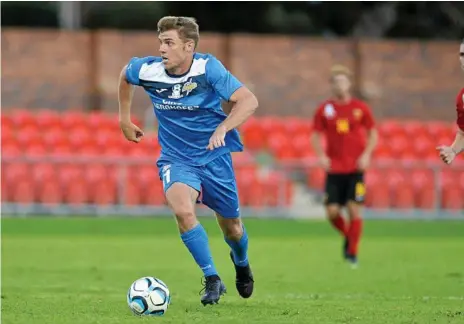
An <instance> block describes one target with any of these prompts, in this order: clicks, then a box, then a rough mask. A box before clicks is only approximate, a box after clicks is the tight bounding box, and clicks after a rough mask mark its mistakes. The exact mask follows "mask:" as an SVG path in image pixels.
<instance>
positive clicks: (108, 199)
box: [88, 179, 117, 205]
mask: <svg viewBox="0 0 464 324" xmlns="http://www.w3.org/2000/svg"><path fill="white" fill-rule="evenodd" d="M89 185H90V186H89V187H88V191H89V192H90V201H91V202H92V203H94V204H97V205H112V204H114V203H116V201H117V197H116V195H117V186H116V184H115V183H114V182H113V181H110V180H109V179H105V181H101V182H97V183H90V184H89Z"/></svg>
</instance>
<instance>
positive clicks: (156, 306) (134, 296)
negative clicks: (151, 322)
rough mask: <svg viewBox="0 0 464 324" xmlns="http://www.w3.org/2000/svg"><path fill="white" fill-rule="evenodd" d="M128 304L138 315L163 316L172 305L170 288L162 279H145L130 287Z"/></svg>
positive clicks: (135, 282)
mask: <svg viewBox="0 0 464 324" xmlns="http://www.w3.org/2000/svg"><path fill="white" fill-rule="evenodd" d="M127 303H128V304H129V308H130V309H131V311H132V312H133V313H134V314H136V315H139V316H145V315H148V316H162V315H164V313H165V312H166V310H167V309H168V306H169V304H170V303H171V294H170V293H169V289H168V286H166V284H165V283H164V282H163V281H161V280H160V279H157V278H154V277H143V278H140V279H137V280H136V281H134V283H133V284H132V285H131V286H130V288H129V291H128V292H127Z"/></svg>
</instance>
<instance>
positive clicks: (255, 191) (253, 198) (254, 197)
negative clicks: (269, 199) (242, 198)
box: [247, 179, 266, 208]
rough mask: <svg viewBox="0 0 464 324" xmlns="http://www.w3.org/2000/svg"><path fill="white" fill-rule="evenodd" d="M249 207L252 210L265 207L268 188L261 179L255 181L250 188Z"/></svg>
mask: <svg viewBox="0 0 464 324" xmlns="http://www.w3.org/2000/svg"><path fill="white" fill-rule="evenodd" d="M247 191H248V195H249V197H248V199H247V202H248V206H250V207H252V208H260V207H263V206H264V205H265V192H266V187H265V186H264V185H263V184H262V182H261V181H260V180H259V179H254V180H253V181H252V182H251V183H250V186H249V188H248V190H247Z"/></svg>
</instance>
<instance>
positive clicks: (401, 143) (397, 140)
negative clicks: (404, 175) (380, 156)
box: [389, 135, 411, 156]
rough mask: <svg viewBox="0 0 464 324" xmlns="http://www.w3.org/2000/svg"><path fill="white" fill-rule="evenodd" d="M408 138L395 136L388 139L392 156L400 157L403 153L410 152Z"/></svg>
mask: <svg viewBox="0 0 464 324" xmlns="http://www.w3.org/2000/svg"><path fill="white" fill-rule="evenodd" d="M409 142H410V141H409V138H408V137H406V136H404V135H395V136H393V137H391V138H390V141H389V145H390V151H391V153H392V156H401V155H402V154H403V152H405V151H407V150H410V149H411V147H410V144H409Z"/></svg>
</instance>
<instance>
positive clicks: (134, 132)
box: [119, 121, 144, 143]
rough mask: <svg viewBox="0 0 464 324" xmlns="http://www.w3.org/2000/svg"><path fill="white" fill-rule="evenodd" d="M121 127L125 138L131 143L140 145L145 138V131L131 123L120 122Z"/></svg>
mask: <svg viewBox="0 0 464 324" xmlns="http://www.w3.org/2000/svg"><path fill="white" fill-rule="evenodd" d="M119 126H120V127H121V130H122V132H123V134H124V137H125V138H126V139H127V140H128V141H131V142H134V143H138V142H140V140H141V139H142V137H143V135H144V134H143V131H142V130H141V129H140V128H138V127H137V126H136V125H134V124H133V123H132V122H131V121H120V122H119Z"/></svg>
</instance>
